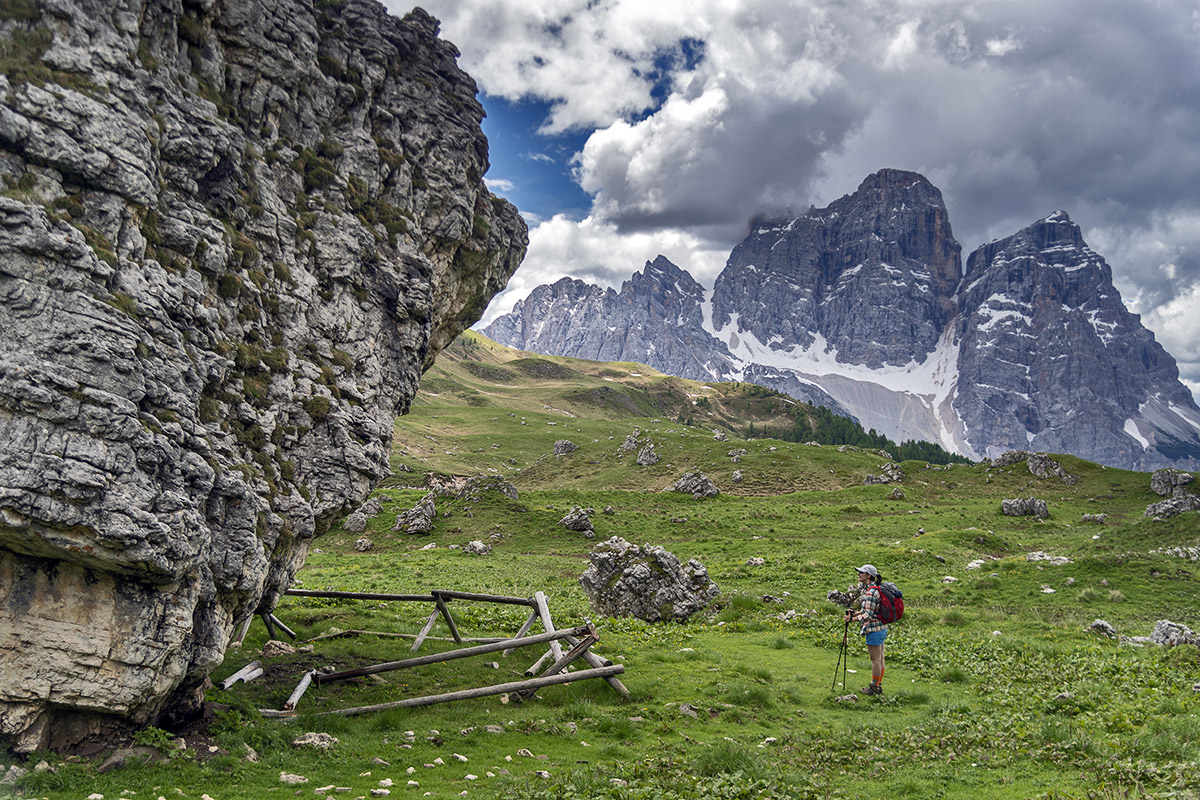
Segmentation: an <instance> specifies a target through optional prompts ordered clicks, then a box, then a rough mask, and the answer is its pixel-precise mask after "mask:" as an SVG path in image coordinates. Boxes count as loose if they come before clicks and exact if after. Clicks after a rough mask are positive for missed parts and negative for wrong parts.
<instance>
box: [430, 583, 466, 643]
mask: <svg viewBox="0 0 1200 800" xmlns="http://www.w3.org/2000/svg"><path fill="white" fill-rule="evenodd" d="M433 600H434V602H435V603H437V607H438V611H440V612H442V616H443V617H445V618H446V626H447V627H448V628H450V635H451V636H453V637H454V643H455V644H462V636H460V635H459V633H458V626H457V625H455V624H454V617H452V616H450V609H449V607H448V606H447V605H446V601H445V599H443V598H442V596H441V594H439V593H438V592H434V593H433Z"/></svg>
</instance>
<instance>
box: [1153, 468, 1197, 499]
mask: <svg viewBox="0 0 1200 800" xmlns="http://www.w3.org/2000/svg"><path fill="white" fill-rule="evenodd" d="M1193 480H1195V478H1194V477H1193V476H1192V474H1191V473H1190V472H1184V471H1183V470H1178V469H1172V468H1169V467H1168V468H1167V469H1159V470H1155V471H1154V474H1153V475H1151V476H1150V489H1151V491H1153V492H1154V493H1155V494H1156V495H1158V496H1159V497H1174V496H1176V495H1178V494H1180V493H1182V492H1183V487H1184V486H1187V485H1188V484H1190V483H1191V482H1192V481H1193Z"/></svg>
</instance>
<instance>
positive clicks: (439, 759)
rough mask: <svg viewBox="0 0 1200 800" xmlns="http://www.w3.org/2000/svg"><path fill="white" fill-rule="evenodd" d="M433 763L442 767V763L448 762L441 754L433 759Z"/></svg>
mask: <svg viewBox="0 0 1200 800" xmlns="http://www.w3.org/2000/svg"><path fill="white" fill-rule="evenodd" d="M433 763H435V764H437V765H438V766H439V767H440V766H441V765H443V764H445V763H446V762H445V761H442V759H441V756H438V757H437V758H435V759H434V760H433Z"/></svg>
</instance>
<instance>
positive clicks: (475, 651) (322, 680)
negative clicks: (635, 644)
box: [316, 625, 595, 686]
mask: <svg viewBox="0 0 1200 800" xmlns="http://www.w3.org/2000/svg"><path fill="white" fill-rule="evenodd" d="M589 629H591V630H595V629H594V628H592V627H591V625H580V626H579V627H578V628H571V629H569V630H561V631H555V632H554V633H539V634H538V635H537V636H526V637H525V638H524V639H505V640H503V641H499V642H493V643H491V644H481V645H478V646H476V647H464V648H461V649H459V650H448V651H446V652H445V653H432V654H430V655H427V656H417V657H416V658H406V659H404V660H402V661H388V662H385V663H383V664H373V665H371V666H369V667H358V668H357V669H347V670H343V671H341V672H331V673H329V674H327V675H317V676H316V681H317V684H318V685H320V686H323V685H325V684H326V683H332V682H334V681H343V680H346V679H347V678H358V677H361V676H363V675H374V674H375V673H377V672H390V671H392V670H396V669H407V668H408V667H419V666H423V665H425V664H438V663H441V662H443V661H453V660H455V659H458V658H467V657H469V656H479V655H484V654H485V653H495V652H496V651H498V650H503V649H505V648H506V647H530V646H532V645H535V644H545V643H546V642H549V641H555V640H557V639H563V638H566V637H567V636H580V635H583V634H586V633H587V632H588V631H589Z"/></svg>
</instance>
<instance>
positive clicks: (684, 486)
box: [671, 472, 721, 500]
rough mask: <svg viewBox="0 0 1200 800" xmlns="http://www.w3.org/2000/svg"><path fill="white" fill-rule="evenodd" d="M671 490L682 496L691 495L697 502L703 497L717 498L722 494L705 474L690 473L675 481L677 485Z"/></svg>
mask: <svg viewBox="0 0 1200 800" xmlns="http://www.w3.org/2000/svg"><path fill="white" fill-rule="evenodd" d="M671 488H672V489H673V490H674V491H676V492H680V493H682V494H690V495H691V496H692V497H695V498H696V499H697V500H699V499H701V498H703V497H716V496H717V495H719V494H720V493H721V490H720V489H718V488H717V485H716V484H715V483H713V482H712V479H711V478H709V477H708V476H707V475H705V474H704V473H703V472H689V473H688V474H686V475H684V476H683V477H682V478H680V479H679V480H677V481H675V485H674V486H672V487H671Z"/></svg>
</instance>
